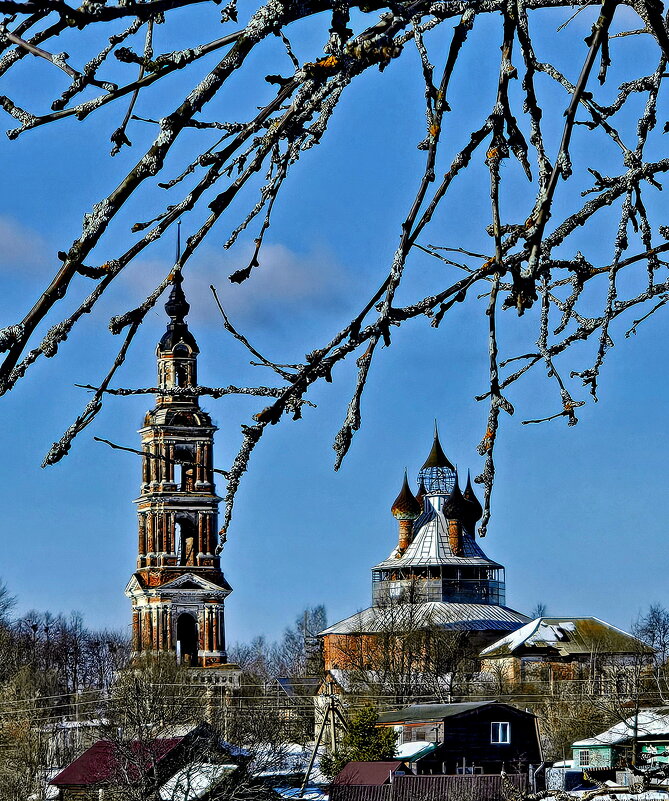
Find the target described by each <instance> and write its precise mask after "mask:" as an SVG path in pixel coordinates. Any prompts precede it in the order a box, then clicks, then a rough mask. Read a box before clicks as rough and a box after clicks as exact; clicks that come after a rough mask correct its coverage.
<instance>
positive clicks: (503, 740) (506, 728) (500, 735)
mask: <svg viewBox="0 0 669 801" xmlns="http://www.w3.org/2000/svg"><path fill="white" fill-rule="evenodd" d="M495 727H497V729H495ZM495 732H497V737H495ZM490 742H491V743H492V744H493V745H509V743H510V742H511V724H510V723H509V721H508V720H496V721H493V722H492V723H491V724H490Z"/></svg>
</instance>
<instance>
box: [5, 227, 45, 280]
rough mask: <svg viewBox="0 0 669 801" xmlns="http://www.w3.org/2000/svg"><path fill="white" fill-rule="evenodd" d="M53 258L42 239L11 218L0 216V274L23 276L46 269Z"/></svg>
mask: <svg viewBox="0 0 669 801" xmlns="http://www.w3.org/2000/svg"><path fill="white" fill-rule="evenodd" d="M52 262H53V256H52V255H50V254H49V249H48V248H47V246H46V243H45V242H44V240H43V239H42V237H41V236H40V235H39V234H38V233H37V232H36V231H34V230H32V229H30V228H27V227H26V226H24V225H22V224H21V223H19V222H17V221H16V220H15V219H13V218H12V217H7V216H3V215H0V272H2V273H5V274H7V275H11V274H17V273H19V274H24V273H25V271H26V270H29V271H30V272H35V270H36V268H38V267H39V268H43V269H45V270H46V268H47V267H48V266H49V265H51V263H52Z"/></svg>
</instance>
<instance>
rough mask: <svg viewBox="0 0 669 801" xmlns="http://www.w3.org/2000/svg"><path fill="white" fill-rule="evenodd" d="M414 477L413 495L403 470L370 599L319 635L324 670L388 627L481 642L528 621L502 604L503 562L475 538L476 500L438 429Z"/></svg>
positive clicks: (343, 665)
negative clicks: (392, 538)
mask: <svg viewBox="0 0 669 801" xmlns="http://www.w3.org/2000/svg"><path fill="white" fill-rule="evenodd" d="M418 482H419V487H418V492H417V495H414V494H413V493H412V491H411V489H410V487H409V484H408V480H407V476H406V473H405V475H404V484H403V485H402V489H401V491H400V494H399V495H398V496H397V498H396V499H395V502H394V503H393V505H392V507H391V513H392V515H393V516H394V517H395V519H396V520H397V522H398V539H397V545H395V546H394V547H393V550H392V551H391V553H390V555H389V556H388V558H387V559H384V560H383V561H382V562H379V564H377V565H375V566H374V567H373V568H372V605H371V606H370V607H369V608H368V609H365V610H363V611H362V612H359V613H357V614H355V615H352V616H351V617H348V618H346V619H345V620H341V621H339V623H335V624H334V625H333V626H330V627H329V628H327V629H325V631H323V632H321V634H320V637H321V638H322V640H323V651H324V658H325V668H326V670H336V669H342V670H346V669H347V668H348V667H349V665H348V664H347V662H348V661H349V655H350V654H360V652H361V650H362V651H363V652H364V651H365V650H366V649H367V648H369V649H373V648H374V642H375V641H376V640H378V637H379V635H381V634H383V633H384V632H388V630H389V629H390V628H395V629H396V630H400V629H401V628H402V626H403V625H410V626H412V627H413V628H415V629H420V628H428V627H438V628H441V629H446V630H453V631H460V632H463V631H464V632H467V634H468V635H469V636H470V639H471V641H472V645H475V646H476V647H478V648H480V647H483V646H484V645H489V644H490V643H492V642H494V641H495V640H498V639H499V638H500V637H503V636H504V635H505V634H507V633H509V632H511V631H515V630H516V629H519V628H520V627H521V626H523V625H524V624H525V623H527V622H528V621H529V618H528V617H526V616H525V615H522V614H520V612H516V611H514V610H513V609H510V608H509V607H507V606H506V605H505V603H506V598H505V577H504V566H503V565H501V564H499V563H498V562H495V561H493V560H492V559H489V558H488V557H487V556H486V554H485V553H484V552H483V549H482V548H481V547H480V545H479V544H478V542H477V541H476V533H475V526H476V523H477V522H478V520H479V519H480V518H481V514H482V509H481V505H480V503H479V501H478V500H477V498H476V495H475V494H474V490H473V487H472V484H471V481H470V479H469V477H468V479H467V485H466V487H465V490H464V492H462V491H461V489H460V486H459V481H458V475H457V471H456V469H455V467H454V466H453V464H452V463H451V462H450V461H449V459H448V458H447V457H446V454H445V453H444V451H443V449H442V447H441V443H440V441H439V436H438V434H437V432H436V431H435V436H434V442H433V444H432V449H431V451H430V454H429V456H428V458H427V460H426V461H425V464H424V465H423V467H422V468H421V470H420V472H419V474H418ZM404 621H406V623H405V622H404Z"/></svg>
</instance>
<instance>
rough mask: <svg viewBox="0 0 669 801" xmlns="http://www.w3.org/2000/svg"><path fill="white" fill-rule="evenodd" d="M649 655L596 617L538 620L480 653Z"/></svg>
mask: <svg viewBox="0 0 669 801" xmlns="http://www.w3.org/2000/svg"><path fill="white" fill-rule="evenodd" d="M593 651H596V652H597V653H600V654H602V653H609V654H611V653H619V654H651V653H653V649H652V648H650V647H649V646H647V645H645V644H644V643H642V642H641V640H638V639H637V638H636V637H633V636H632V635H631V634H628V633H627V632H626V631H623V630H622V629H619V628H617V627H616V626H612V625H611V624H610V623H606V622H605V621H603V620H600V619H599V618H597V617H538V618H537V619H536V620H532V621H531V622H529V623H528V624H527V625H525V626H523V627H522V628H520V629H518V630H517V631H515V632H514V633H513V634H510V635H508V636H506V637H504V638H503V639H501V640H499V641H498V642H495V643H493V644H492V645H489V646H488V647H487V648H484V649H483V651H481V654H480V656H482V657H485V658H486V659H487V658H494V657H502V656H520V655H521V654H523V653H540V654H545V655H548V654H550V653H554V654H556V655H559V656H563V657H564V656H572V655H576V654H589V653H592V652H593Z"/></svg>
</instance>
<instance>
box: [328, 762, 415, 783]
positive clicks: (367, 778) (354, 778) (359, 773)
mask: <svg viewBox="0 0 669 801" xmlns="http://www.w3.org/2000/svg"><path fill="white" fill-rule="evenodd" d="M403 767H404V762H402V761H400V760H393V761H392V762H349V763H348V764H347V765H345V767H344V768H343V769H342V770H341V771H339V773H338V774H337V775H336V776H335V778H334V781H333V784H343V785H347V786H352V785H361V784H365V785H379V784H387V783H388V782H389V781H390V776H391V775H392V774H394V773H395V771H398V770H401V769H402V768H403Z"/></svg>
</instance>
